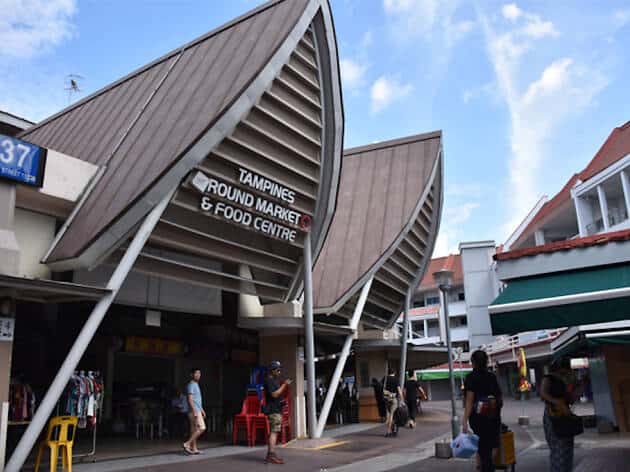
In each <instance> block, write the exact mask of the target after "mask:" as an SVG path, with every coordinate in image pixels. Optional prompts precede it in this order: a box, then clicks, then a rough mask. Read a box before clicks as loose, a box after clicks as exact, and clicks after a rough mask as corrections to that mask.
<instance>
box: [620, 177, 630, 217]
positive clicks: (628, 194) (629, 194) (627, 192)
mask: <svg viewBox="0 0 630 472" xmlns="http://www.w3.org/2000/svg"><path fill="white" fill-rule="evenodd" d="M620 176H621V186H622V187H623V199H624V201H625V202H626V215H627V217H628V218H630V178H629V177H628V171H627V170H622V171H621V174H620Z"/></svg>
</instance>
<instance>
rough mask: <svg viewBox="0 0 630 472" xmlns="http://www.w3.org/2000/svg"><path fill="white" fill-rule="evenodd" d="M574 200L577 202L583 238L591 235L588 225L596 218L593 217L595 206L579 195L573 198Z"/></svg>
mask: <svg viewBox="0 0 630 472" xmlns="http://www.w3.org/2000/svg"><path fill="white" fill-rule="evenodd" d="M573 202H574V203H575V214H576V216H577V220H578V228H579V231H580V237H582V238H583V237H586V236H588V235H589V234H588V226H589V225H590V224H591V223H592V222H593V220H594V219H595V218H594V217H593V208H592V207H591V203H590V202H589V201H588V200H586V199H585V198H584V197H581V196H578V195H576V196H575V197H574V198H573Z"/></svg>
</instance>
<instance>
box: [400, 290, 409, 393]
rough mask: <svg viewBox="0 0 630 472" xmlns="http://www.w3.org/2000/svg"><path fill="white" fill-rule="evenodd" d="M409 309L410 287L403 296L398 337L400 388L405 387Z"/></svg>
mask: <svg viewBox="0 0 630 472" xmlns="http://www.w3.org/2000/svg"><path fill="white" fill-rule="evenodd" d="M410 308H411V287H409V290H407V295H405V314H404V315H403V330H402V334H401V336H400V372H398V379H399V382H400V387H401V388H402V387H403V385H405V380H406V376H405V372H406V371H407V342H408V340H409V310H410Z"/></svg>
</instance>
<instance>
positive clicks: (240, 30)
mask: <svg viewBox="0 0 630 472" xmlns="http://www.w3.org/2000/svg"><path fill="white" fill-rule="evenodd" d="M308 4H309V1H308V0H279V1H272V2H269V3H267V4H265V5H263V6H262V7H260V8H257V9H256V10H253V11H252V12H250V13H248V14H245V15H243V16H242V17H240V18H239V19H237V20H235V21H233V22H231V23H229V24H227V25H225V26H223V27H221V28H218V29H217V30H215V31H212V32H210V33H208V34H207V35H205V36H203V37H201V38H199V39H197V40H195V41H193V42H191V43H189V44H187V45H185V46H183V47H182V48H180V49H178V50H175V51H173V52H171V53H169V54H167V55H165V56H164V57H162V58H160V59H158V60H156V61H154V62H152V63H151V64H149V65H147V66H145V67H143V68H141V69H139V70H138V71H136V72H134V73H132V74H130V75H129V76H127V77H125V78H123V79H121V80H119V81H117V82H115V83H114V84H112V85H110V86H108V87H105V88H104V89H103V90H101V91H99V92H96V93H95V94H93V95H91V96H90V97H87V98H86V99H84V100H82V101H80V102H78V103H77V104H75V105H73V106H71V107H68V108H67V109H66V110H63V111H62V112H60V113H58V114H57V115H55V116H53V117H51V118H49V119H47V120H45V121H44V122H42V123H40V124H38V125H36V126H34V127H33V128H31V129H29V130H27V131H26V132H25V133H23V134H22V138H24V139H25V140H27V141H30V142H33V143H35V144H38V145H41V146H45V147H49V148H52V149H55V150H57V151H60V152H63V153H66V154H69V155H72V156H74V157H77V158H80V159H84V160H86V161H88V162H92V163H95V164H98V165H106V166H107V169H106V171H105V173H104V174H103V176H102V178H101V179H100V181H99V182H98V183H97V184H96V185H95V187H94V189H93V190H92V192H91V193H90V195H89V196H88V197H87V199H86V200H85V202H84V204H83V205H82V206H81V208H79V209H78V212H77V213H76V214H75V215H74V218H73V219H72V221H71V222H70V225H69V226H68V228H67V230H66V232H65V233H64V235H63V237H62V238H61V239H60V241H59V242H58V244H57V245H56V246H55V248H54V249H53V251H52V252H51V254H49V256H48V259H47V261H49V262H55V261H60V260H67V259H73V258H76V257H78V256H79V255H80V254H81V253H82V252H83V251H84V250H85V249H86V248H87V247H88V246H89V245H90V244H91V243H92V242H93V241H94V240H96V239H97V238H98V237H99V236H100V235H102V234H103V233H104V232H105V231H106V230H107V228H108V227H109V226H110V225H111V224H112V223H113V222H114V221H116V220H117V219H118V218H120V217H121V216H122V215H123V214H125V212H126V211H127V210H128V209H129V208H130V207H131V206H132V205H133V204H134V203H135V202H136V201H138V199H139V198H140V197H141V196H142V195H143V194H145V193H146V192H147V190H148V189H149V188H151V187H152V186H153V185H154V184H155V183H156V182H157V180H158V179H159V178H160V177H161V176H162V175H164V174H165V173H166V172H167V171H168V170H169V168H170V167H171V166H173V164H175V163H176V162H177V161H178V160H179V158H180V157H181V156H182V155H183V153H184V152H186V151H187V150H188V149H190V148H191V147H192V146H193V145H194V144H195V143H196V142H197V141H198V140H199V138H200V137H201V136H202V134H203V133H204V132H205V131H206V130H208V129H209V128H210V127H211V126H212V125H213V124H214V123H215V122H216V121H217V120H218V119H219V118H220V117H221V116H222V114H223V113H224V112H225V110H226V109H227V108H229V106H230V105H231V104H232V103H233V102H234V101H235V100H236V99H237V98H238V97H239V96H240V94H241V93H242V92H243V91H244V90H245V88H246V87H247V86H248V85H249V84H250V83H251V82H252V81H253V80H254V79H255V78H256V76H257V75H258V73H259V72H260V71H261V70H262V69H263V68H264V67H265V65H266V64H267V63H268V62H269V60H270V59H271V57H272V55H273V54H274V52H275V51H276V50H277V49H278V48H279V47H280V45H281V44H282V43H283V41H284V40H285V39H286V38H287V36H288V35H289V33H290V32H291V30H292V28H293V27H294V26H295V24H296V23H297V21H298V20H299V18H300V17H301V15H302V14H303V13H304V11H305V8H306V6H307V5H308Z"/></svg>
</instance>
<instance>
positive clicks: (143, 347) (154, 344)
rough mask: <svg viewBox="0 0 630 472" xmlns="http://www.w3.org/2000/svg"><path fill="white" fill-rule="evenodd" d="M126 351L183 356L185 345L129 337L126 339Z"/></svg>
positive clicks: (166, 340) (175, 342)
mask: <svg viewBox="0 0 630 472" xmlns="http://www.w3.org/2000/svg"><path fill="white" fill-rule="evenodd" d="M125 351H126V352H137V353H142V354H170V355H176V354H182V353H183V352H184V345H183V344H182V343H181V342H179V341H173V340H170V339H159V338H143V337H140V336H128V337H127V338H125Z"/></svg>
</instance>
